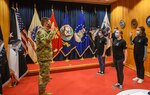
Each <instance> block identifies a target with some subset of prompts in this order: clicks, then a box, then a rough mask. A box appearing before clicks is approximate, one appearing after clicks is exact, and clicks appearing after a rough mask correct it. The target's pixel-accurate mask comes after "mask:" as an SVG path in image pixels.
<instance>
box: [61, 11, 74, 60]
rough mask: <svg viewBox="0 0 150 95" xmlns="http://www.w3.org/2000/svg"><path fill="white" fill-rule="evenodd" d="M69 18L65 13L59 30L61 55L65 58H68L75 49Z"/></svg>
mask: <svg viewBox="0 0 150 95" xmlns="http://www.w3.org/2000/svg"><path fill="white" fill-rule="evenodd" d="M69 24H70V23H69V17H68V13H67V12H66V13H65V18H64V22H63V24H62V27H61V28H60V33H61V38H62V40H63V48H62V50H61V52H62V54H63V55H64V56H65V57H66V56H68V55H69V54H70V53H71V51H72V50H73V49H75V45H74V41H75V40H74V36H73V34H74V32H73V29H72V27H71V26H70V25H69Z"/></svg>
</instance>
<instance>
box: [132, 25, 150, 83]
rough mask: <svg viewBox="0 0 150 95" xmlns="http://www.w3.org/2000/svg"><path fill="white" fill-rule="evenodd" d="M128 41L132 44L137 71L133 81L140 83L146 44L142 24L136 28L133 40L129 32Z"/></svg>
mask: <svg viewBox="0 0 150 95" xmlns="http://www.w3.org/2000/svg"><path fill="white" fill-rule="evenodd" d="M130 42H131V44H134V60H135V65H136V71H137V77H135V78H133V81H137V82H138V83H142V82H143V81H144V71H145V70H144V61H145V60H146V56H147V46H148V39H147V37H146V34H145V28H144V27H143V26H141V27H139V28H137V30H136V37H135V38H134V39H133V40H132V33H131V34H130Z"/></svg>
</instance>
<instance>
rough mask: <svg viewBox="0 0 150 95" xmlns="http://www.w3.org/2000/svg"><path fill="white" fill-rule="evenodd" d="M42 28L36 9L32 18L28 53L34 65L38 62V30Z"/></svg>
mask: <svg viewBox="0 0 150 95" xmlns="http://www.w3.org/2000/svg"><path fill="white" fill-rule="evenodd" d="M40 27H41V22H40V19H39V16H38V13H37V10H36V8H34V15H33V17H32V21H31V24H30V27H29V30H28V37H29V39H28V44H29V45H28V53H29V56H30V58H31V59H32V61H33V62H34V63H36V62H37V56H36V52H35V50H36V43H35V42H36V40H35V37H36V32H37V31H38V29H39V28H40Z"/></svg>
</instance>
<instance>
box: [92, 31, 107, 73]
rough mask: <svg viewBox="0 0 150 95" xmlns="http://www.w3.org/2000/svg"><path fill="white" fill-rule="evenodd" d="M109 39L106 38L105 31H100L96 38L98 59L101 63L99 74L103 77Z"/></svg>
mask: <svg viewBox="0 0 150 95" xmlns="http://www.w3.org/2000/svg"><path fill="white" fill-rule="evenodd" d="M106 45H107V39H106V38H105V37H104V31H103V30H99V31H98V33H97V36H96V37H95V46H96V49H97V57H98V61H99V68H100V71H99V72H98V73H97V74H101V75H103V74H104V73H105V53H106Z"/></svg>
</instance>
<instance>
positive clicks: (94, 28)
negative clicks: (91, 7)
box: [89, 9, 99, 54]
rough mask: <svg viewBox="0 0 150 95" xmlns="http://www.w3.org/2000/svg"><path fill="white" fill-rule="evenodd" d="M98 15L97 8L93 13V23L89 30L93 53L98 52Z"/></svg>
mask: <svg viewBox="0 0 150 95" xmlns="http://www.w3.org/2000/svg"><path fill="white" fill-rule="evenodd" d="M98 27H99V26H98V17H97V14H96V9H95V12H94V15H93V19H92V24H91V26H90V31H89V35H90V50H91V51H92V54H95V53H96V48H95V43H94V40H95V36H96V35H97V32H98Z"/></svg>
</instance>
